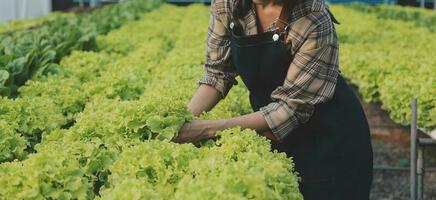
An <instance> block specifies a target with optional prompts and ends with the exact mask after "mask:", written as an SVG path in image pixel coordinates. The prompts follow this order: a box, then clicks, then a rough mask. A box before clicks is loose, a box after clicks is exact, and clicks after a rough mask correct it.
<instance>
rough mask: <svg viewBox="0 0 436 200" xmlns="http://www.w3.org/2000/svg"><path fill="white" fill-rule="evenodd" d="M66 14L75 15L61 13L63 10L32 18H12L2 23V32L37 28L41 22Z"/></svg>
mask: <svg viewBox="0 0 436 200" xmlns="http://www.w3.org/2000/svg"><path fill="white" fill-rule="evenodd" d="M64 15H73V14H71V13H61V12H53V13H50V14H49V15H46V16H41V17H36V18H32V19H19V20H11V21H8V22H6V23H3V24H0V34H1V33H10V32H15V31H20V30H25V29H30V28H36V27H38V26H40V25H41V24H44V23H47V22H50V21H54V20H56V19H57V18H59V17H60V16H64Z"/></svg>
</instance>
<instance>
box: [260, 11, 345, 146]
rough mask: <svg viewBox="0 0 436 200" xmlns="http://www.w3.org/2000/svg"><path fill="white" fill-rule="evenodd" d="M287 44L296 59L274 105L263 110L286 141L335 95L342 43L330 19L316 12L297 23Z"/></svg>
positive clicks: (272, 125) (273, 128)
mask: <svg viewBox="0 0 436 200" xmlns="http://www.w3.org/2000/svg"><path fill="white" fill-rule="evenodd" d="M287 42H290V43H292V47H291V53H292V55H293V56H294V58H293V60H292V62H291V64H290V66H289V69H288V73H287V76H286V79H285V81H284V83H283V85H282V86H279V87H278V88H277V89H276V90H274V91H273V92H272V94H271V98H272V99H273V100H274V101H273V102H272V103H270V104H268V105H267V106H265V107H262V108H261V109H260V111H261V113H262V115H263V116H264V118H265V120H266V121H267V123H268V125H269V127H270V129H271V131H272V132H273V134H274V135H275V136H276V138H277V139H278V140H283V139H284V138H285V137H286V136H288V135H289V134H292V130H294V129H295V128H297V127H298V126H300V125H301V124H302V123H305V122H307V121H308V120H309V119H310V117H311V116H312V114H313V112H314V107H315V105H316V104H319V103H323V102H326V101H328V100H329V99H331V98H332V97H333V95H334V90H335V86H336V80H337V76H338V73H339V70H338V40H337V36H336V32H335V29H334V27H333V24H332V22H331V19H330V16H329V15H328V13H327V11H326V12H314V13H311V14H309V15H307V16H305V17H302V18H301V19H298V20H297V21H295V22H294V24H293V25H292V27H291V30H290V32H289V35H288V38H287Z"/></svg>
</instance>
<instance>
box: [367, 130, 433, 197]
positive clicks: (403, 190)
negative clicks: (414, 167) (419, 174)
mask: <svg viewBox="0 0 436 200" xmlns="http://www.w3.org/2000/svg"><path fill="white" fill-rule="evenodd" d="M372 144H373V151H374V166H375V169H374V179H373V186H372V191H371V199H372V200H397V199H410V172H409V170H408V169H406V170H394V171H393V170H383V169H377V167H378V166H390V167H400V168H408V167H409V158H410V151H409V147H408V146H405V145H400V144H398V143H390V142H387V141H384V140H379V139H376V138H373V140H372ZM425 156H426V158H425V162H426V166H427V167H428V168H430V167H432V168H436V148H434V147H432V148H428V149H427V150H426V153H425ZM424 180H425V183H424V194H425V196H424V199H426V200H436V171H434V170H433V171H428V172H426V174H425V178H424Z"/></svg>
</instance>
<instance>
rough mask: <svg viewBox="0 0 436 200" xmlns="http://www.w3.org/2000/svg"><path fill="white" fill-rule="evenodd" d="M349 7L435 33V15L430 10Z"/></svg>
mask: <svg viewBox="0 0 436 200" xmlns="http://www.w3.org/2000/svg"><path fill="white" fill-rule="evenodd" d="M349 7H350V8H353V9H355V10H356V11H360V12H364V13H371V14H375V15H376V16H377V17H378V18H381V19H392V20H400V21H406V22H412V23H414V24H415V25H416V26H419V27H423V28H427V29H428V30H430V31H432V32H434V31H436V14H435V13H434V11H432V10H425V9H421V8H416V7H401V6H392V5H377V6H368V5H365V4H352V5H350V6H349Z"/></svg>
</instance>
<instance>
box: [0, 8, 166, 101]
mask: <svg viewBox="0 0 436 200" xmlns="http://www.w3.org/2000/svg"><path fill="white" fill-rule="evenodd" d="M159 4H160V0H129V1H127V2H124V3H122V4H114V5H109V6H105V7H104V8H102V9H98V10H95V11H94V12H91V13H86V14H80V15H72V14H54V15H51V16H49V17H46V18H42V19H38V20H35V22H34V23H32V22H29V23H24V22H23V23H21V24H26V25H23V26H22V27H21V28H24V29H19V28H17V29H13V28H11V30H9V31H5V32H2V33H0V41H1V42H0V96H9V97H10V96H12V97H16V96H17V95H18V93H17V90H18V88H19V87H20V86H22V85H23V84H24V83H25V82H26V81H27V80H29V79H32V78H38V77H41V76H45V75H47V74H55V73H57V72H58V63H59V61H60V60H61V59H62V58H63V57H64V56H66V55H68V54H70V53H71V52H72V51H74V50H95V49H96V42H95V38H96V36H98V35H103V34H106V33H107V32H109V31H111V30H114V29H117V28H119V27H120V26H121V25H122V24H125V23H127V22H129V21H134V20H137V19H139V18H141V16H142V13H144V12H146V11H148V10H151V9H152V8H154V7H156V6H158V5H159ZM52 16H53V17H52ZM32 24H35V26H36V27H33V28H31V29H26V28H29V27H31V26H32Z"/></svg>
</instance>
